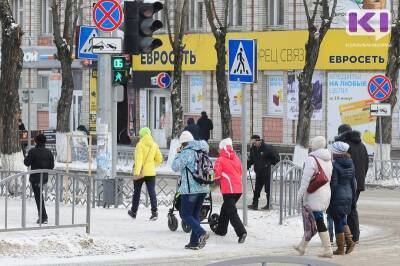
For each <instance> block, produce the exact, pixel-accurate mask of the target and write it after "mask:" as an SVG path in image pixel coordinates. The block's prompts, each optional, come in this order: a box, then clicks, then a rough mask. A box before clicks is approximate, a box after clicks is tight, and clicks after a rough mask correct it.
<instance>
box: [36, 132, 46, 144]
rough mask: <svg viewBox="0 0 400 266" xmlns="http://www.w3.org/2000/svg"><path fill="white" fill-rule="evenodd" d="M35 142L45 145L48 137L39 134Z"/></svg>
mask: <svg viewBox="0 0 400 266" xmlns="http://www.w3.org/2000/svg"><path fill="white" fill-rule="evenodd" d="M35 142H36V143H37V144H45V143H46V136H45V135H43V134H39V135H37V136H36V137H35Z"/></svg>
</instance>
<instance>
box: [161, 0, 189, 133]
mask: <svg viewBox="0 0 400 266" xmlns="http://www.w3.org/2000/svg"><path fill="white" fill-rule="evenodd" d="M171 2H175V7H172V6H171ZM170 12H171V13H173V14H174V19H173V25H171V21H170V19H169V13H170ZM164 14H165V21H166V23H167V31H168V37H169V42H170V44H171V47H172V53H173V55H174V71H173V73H172V80H173V82H172V88H171V95H170V96H171V106H172V135H171V137H172V138H176V137H178V136H179V134H180V133H181V131H182V129H183V109H182V97H181V92H182V60H183V50H184V49H185V44H183V36H184V35H185V21H186V17H187V15H188V0H175V1H171V0H165V13H164ZM172 27H173V29H172Z"/></svg>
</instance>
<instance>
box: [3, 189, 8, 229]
mask: <svg viewBox="0 0 400 266" xmlns="http://www.w3.org/2000/svg"><path fill="white" fill-rule="evenodd" d="M8 183H9V182H6V183H5V185H6V198H5V199H4V229H7V220H8V217H7V208H8Z"/></svg>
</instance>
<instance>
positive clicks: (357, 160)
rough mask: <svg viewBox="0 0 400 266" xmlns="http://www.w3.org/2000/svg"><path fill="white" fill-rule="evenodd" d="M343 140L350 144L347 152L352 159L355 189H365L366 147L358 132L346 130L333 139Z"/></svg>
mask: <svg viewBox="0 0 400 266" xmlns="http://www.w3.org/2000/svg"><path fill="white" fill-rule="evenodd" d="M338 140H339V141H344V142H346V143H347V144H349V145H350V148H349V151H348V152H349V153H350V155H351V159H352V160H353V164H354V169H355V176H356V180H357V190H358V191H364V190H365V176H366V175H367V172H368V166H369V158H368V152H367V148H365V145H364V144H363V143H362V142H361V135H360V132H358V131H355V130H352V131H347V132H345V133H343V134H341V135H339V136H337V137H336V138H335V141H338Z"/></svg>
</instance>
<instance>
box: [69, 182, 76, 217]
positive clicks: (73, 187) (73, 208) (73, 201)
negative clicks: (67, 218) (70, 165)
mask: <svg viewBox="0 0 400 266" xmlns="http://www.w3.org/2000/svg"><path fill="white" fill-rule="evenodd" d="M70 178H72V224H75V189H76V182H75V181H76V180H75V177H73V176H70Z"/></svg>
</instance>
